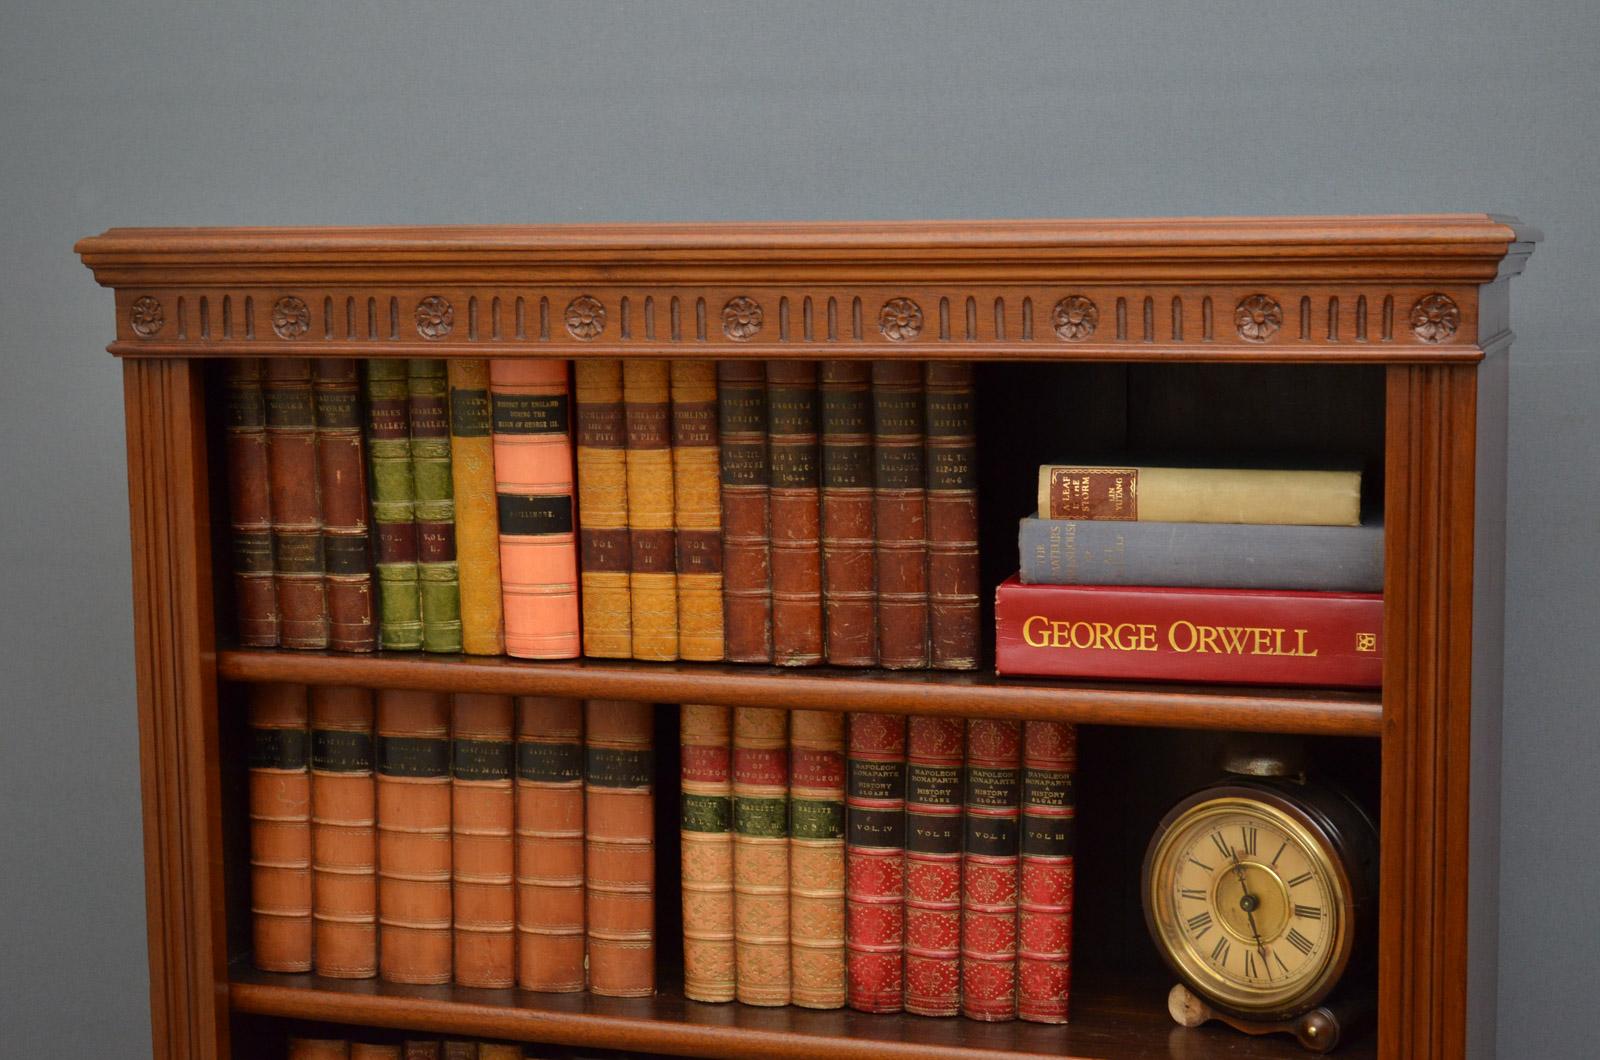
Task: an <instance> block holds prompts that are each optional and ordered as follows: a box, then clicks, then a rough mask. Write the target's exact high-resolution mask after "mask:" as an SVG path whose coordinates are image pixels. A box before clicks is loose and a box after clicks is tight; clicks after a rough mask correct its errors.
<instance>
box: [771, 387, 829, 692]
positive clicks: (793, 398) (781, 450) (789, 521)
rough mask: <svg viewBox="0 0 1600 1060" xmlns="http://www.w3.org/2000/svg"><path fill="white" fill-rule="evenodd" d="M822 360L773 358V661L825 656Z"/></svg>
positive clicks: (806, 661) (810, 662)
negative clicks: (820, 443)
mask: <svg viewBox="0 0 1600 1060" xmlns="http://www.w3.org/2000/svg"><path fill="white" fill-rule="evenodd" d="M817 448H818V447H817V362H815V361H769V362H767V463H768V466H769V467H770V469H771V482H772V486H771V495H770V500H769V508H770V512H771V523H772V526H771V529H772V555H771V563H772V661H773V662H774V663H776V664H777V665H779V666H814V665H816V664H817V663H820V662H821V661H822V498H821V478H820V475H819V472H818V468H817V463H818V452H817Z"/></svg>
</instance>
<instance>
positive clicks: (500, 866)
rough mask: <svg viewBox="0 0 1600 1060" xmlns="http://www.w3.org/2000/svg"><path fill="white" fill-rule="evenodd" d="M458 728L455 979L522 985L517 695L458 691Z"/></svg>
mask: <svg viewBox="0 0 1600 1060" xmlns="http://www.w3.org/2000/svg"><path fill="white" fill-rule="evenodd" d="M454 698H455V704H454V709H453V714H452V719H451V726H450V737H451V739H450V778H451V779H450V783H451V787H452V795H451V803H452V806H451V811H450V812H451V831H452V834H453V841H452V843H451V854H450V874H451V880H452V882H453V887H452V892H451V895H452V904H453V906H454V923H455V977H456V982H457V983H458V984H459V985H461V986H478V987H508V986H511V985H512V984H513V983H514V982H515V981H516V963H517V960H516V953H517V938H516V931H515V926H516V878H515V867H514V862H515V860H516V850H515V842H514V837H513V835H512V821H513V814H514V801H515V800H514V796H513V792H512V782H511V759H512V753H511V752H512V744H511V733H512V704H511V697H510V696H493V695H481V694H476V693H470V692H458V693H457V694H456V695H455V697H454Z"/></svg>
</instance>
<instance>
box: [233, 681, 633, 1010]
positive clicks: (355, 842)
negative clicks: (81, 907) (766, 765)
mask: <svg viewBox="0 0 1600 1060" xmlns="http://www.w3.org/2000/svg"><path fill="white" fill-rule="evenodd" d="M653 717H654V707H653V705H652V704H648V703H631V702H620V701H613V700H589V701H580V700H574V699H548V698H537V697H516V698H515V699H513V698H512V697H510V696H500V695H481V694H470V693H457V694H455V695H453V696H452V695H447V694H443V693H433V692H413V691H378V692H376V693H374V692H372V691H369V690H367V689H362V688H350V687H313V688H310V689H308V688H306V686H304V685H293V684H263V685H254V686H251V688H250V691H249V726H250V760H249V785H250V792H249V804H250V826H251V827H250V865H251V910H252V914H253V929H254V931H253V933H254V961H255V964H256V965H257V966H258V967H259V968H261V969H263V970H265V971H274V972H309V971H314V972H316V973H317V974H318V975H324V976H332V977H337V978H370V977H373V976H380V977H382V978H383V979H385V980H388V981H390V982H397V983H449V982H455V983H456V984H458V985H461V986H473V987H510V986H513V985H516V986H520V987H522V988H523V989H526V990H547V991H581V990H585V989H587V990H589V991H591V992H593V993H596V994H605V995H609V996H615V997H638V996H648V995H650V994H652V993H654V991H655V952H654V939H655V921H654V909H655V907H654V891H655V859H654V842H655V835H654V818H653V813H654V774H655V760H654V757H653V754H652V722H653Z"/></svg>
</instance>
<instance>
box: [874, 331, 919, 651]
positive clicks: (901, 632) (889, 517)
mask: <svg viewBox="0 0 1600 1060" xmlns="http://www.w3.org/2000/svg"><path fill="white" fill-rule="evenodd" d="M922 404H923V388H922V365H921V364H919V363H918V362H915V361H875V362H873V365H872V438H873V454H872V455H873V493H874V510H875V512H876V516H877V534H878V659H879V662H880V663H881V664H882V665H883V666H884V667H886V668H888V669H890V670H920V669H924V668H926V667H927V665H928V542H927V536H928V533H927V497H926V494H925V493H924V486H925V477H926V476H925V475H924V473H923V472H924V463H925V460H924V455H925V454H924V452H923V407H922Z"/></svg>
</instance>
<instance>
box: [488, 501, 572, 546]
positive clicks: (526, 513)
mask: <svg viewBox="0 0 1600 1060" xmlns="http://www.w3.org/2000/svg"><path fill="white" fill-rule="evenodd" d="M495 503H496V506H497V507H498V508H499V511H500V532H501V533H502V534H512V535H522V536H533V535H537V534H570V533H572V497H571V496H570V495H569V494H565V493H562V494H555V495H544V496H529V495H527V494H523V493H501V494H498V495H496V497H495Z"/></svg>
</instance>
